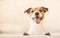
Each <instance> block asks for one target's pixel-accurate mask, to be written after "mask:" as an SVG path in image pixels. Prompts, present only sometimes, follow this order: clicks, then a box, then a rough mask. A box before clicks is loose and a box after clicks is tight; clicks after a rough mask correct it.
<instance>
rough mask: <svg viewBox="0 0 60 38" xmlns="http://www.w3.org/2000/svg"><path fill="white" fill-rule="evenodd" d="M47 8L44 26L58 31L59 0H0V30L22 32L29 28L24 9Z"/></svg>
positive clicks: (59, 26) (51, 30) (52, 30)
mask: <svg viewBox="0 0 60 38" xmlns="http://www.w3.org/2000/svg"><path fill="white" fill-rule="evenodd" d="M39 6H44V7H48V8H49V13H48V16H47V21H46V23H45V27H46V28H47V30H48V31H50V32H54V33H55V32H57V33H60V0H1V1H0V30H1V31H3V32H12V31H13V32H12V33H14V32H18V33H19V32H20V33H21V32H24V31H27V30H28V28H29V20H28V15H26V14H24V10H25V9H27V8H29V7H39Z"/></svg>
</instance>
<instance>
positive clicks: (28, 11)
mask: <svg viewBox="0 0 60 38" xmlns="http://www.w3.org/2000/svg"><path fill="white" fill-rule="evenodd" d="M31 9H32V8H28V9H27V10H25V11H24V13H27V14H29V13H30V10H31Z"/></svg>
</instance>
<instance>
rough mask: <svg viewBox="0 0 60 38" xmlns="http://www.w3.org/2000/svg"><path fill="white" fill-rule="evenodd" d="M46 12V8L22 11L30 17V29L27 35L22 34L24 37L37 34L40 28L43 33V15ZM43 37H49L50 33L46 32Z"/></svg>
mask: <svg viewBox="0 0 60 38" xmlns="http://www.w3.org/2000/svg"><path fill="white" fill-rule="evenodd" d="M47 11H48V8H46V7H36V8H28V9H27V10H25V11H24V13H27V14H29V16H30V28H29V30H28V32H27V33H26V32H25V33H24V35H30V34H39V32H40V31H39V30H40V28H42V29H43V31H46V29H45V28H44V24H43V22H44V21H43V20H44V15H45V13H46V12H47ZM40 26H41V27H40ZM45 35H50V33H49V32H47V33H45Z"/></svg>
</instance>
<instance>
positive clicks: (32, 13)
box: [25, 7, 48, 18]
mask: <svg viewBox="0 0 60 38" xmlns="http://www.w3.org/2000/svg"><path fill="white" fill-rule="evenodd" d="M46 11H48V8H45V7H36V8H29V9H27V10H26V11H25V12H26V13H28V14H29V15H30V17H35V12H38V13H39V17H42V18H43V17H44V13H45V12H46Z"/></svg>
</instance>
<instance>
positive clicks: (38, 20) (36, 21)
mask: <svg viewBox="0 0 60 38" xmlns="http://www.w3.org/2000/svg"><path fill="white" fill-rule="evenodd" d="M32 19H33V21H35V23H36V24H39V23H40V21H41V20H40V18H39V17H38V18H36V17H34V18H32Z"/></svg>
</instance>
